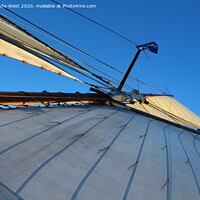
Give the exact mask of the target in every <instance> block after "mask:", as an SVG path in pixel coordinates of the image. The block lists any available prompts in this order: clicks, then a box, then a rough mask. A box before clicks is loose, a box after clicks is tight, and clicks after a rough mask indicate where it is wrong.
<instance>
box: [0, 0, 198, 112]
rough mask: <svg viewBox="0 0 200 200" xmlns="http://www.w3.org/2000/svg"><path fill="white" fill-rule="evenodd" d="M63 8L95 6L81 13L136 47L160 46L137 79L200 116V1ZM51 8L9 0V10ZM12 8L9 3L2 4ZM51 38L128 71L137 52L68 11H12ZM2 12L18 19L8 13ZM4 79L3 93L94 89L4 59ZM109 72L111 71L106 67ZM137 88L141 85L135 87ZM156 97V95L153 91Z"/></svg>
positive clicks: (98, 1) (142, 63) (130, 0)
mask: <svg viewBox="0 0 200 200" xmlns="http://www.w3.org/2000/svg"><path fill="white" fill-rule="evenodd" d="M58 1H59V2H61V3H62V4H94V5H96V8H92V9H80V8H76V9H75V11H77V12H80V13H82V14H84V15H86V16H87V17H90V18H92V19H93V20H95V21H97V22H99V23H102V24H103V25H105V26H107V27H109V28H110V29H112V30H115V31H116V32H118V33H120V34H122V35H124V36H125V37H127V38H129V39H130V40H132V41H134V42H136V43H137V44H144V43H147V42H151V41H155V42H156V43H157V44H158V46H159V53H158V55H155V54H152V53H149V52H146V53H147V54H148V57H149V58H150V60H148V59H147V58H146V56H145V54H141V56H140V58H139V60H138V62H137V63H136V65H135V67H134V69H133V71H132V76H134V77H136V78H139V79H140V80H142V81H144V82H146V83H149V84H151V85H153V86H155V87H157V88H159V89H161V90H163V91H165V92H167V91H166V88H168V90H169V91H170V93H171V94H173V95H174V97H175V98H176V99H177V100H179V101H180V102H181V103H183V104H184V105H185V106H186V107H188V108H189V109H191V110H192V111H193V112H195V113H196V114H198V115H200V106H199V97H200V90H199V83H198V81H199V75H200V50H199V46H200V23H199V19H200V12H199V10H200V1H199V0H191V1H188V0H187V1H186V0H176V1H172V0H168V1H160V0H151V1H149V0H141V1H134V0H126V1H122V0H110V1H108V0H58ZM27 2H28V3H29V4H33V5H34V6H35V5H36V4H37V3H38V4H49V3H51V2H50V0H38V1H36V0H29V1H27V0H9V4H20V7H21V5H24V4H27ZM1 3H3V4H6V5H8V0H1ZM12 10H13V11H14V12H16V13H18V14H20V15H21V16H23V17H24V18H27V19H29V20H31V21H32V22H34V23H36V24H37V25H39V26H41V27H43V28H44V29H46V30H48V31H49V32H51V33H53V34H55V35H57V36H58V37H60V38H62V39H64V40H65V41H67V42H69V43H70V44H72V45H74V46H76V47H78V48H80V49H81V50H83V51H85V52H87V53H89V54H91V55H94V56H95V57H97V58H99V59H101V60H103V61H105V62H106V63H108V64H110V65H112V66H115V67H116V68H118V69H120V70H122V71H124V72H125V71H126V69H127V67H128V66H129V64H130V62H131V60H132V58H133V56H134V54H135V53H136V48H135V47H134V45H132V44H130V43H129V42H127V41H125V40H123V39H121V38H119V37H117V36H115V35H113V34H112V33H110V32H108V31H106V30H104V29H103V28H101V27H98V26H96V25H94V24H92V23H91V22H88V21H87V20H85V19H82V18H81V17H80V16H77V15H75V14H73V13H71V12H69V11H67V10H66V9H44V8H43V9H39V8H37V9H36V8H35V9H32V8H29V9H28V8H27V9H25V8H16V9H12ZM0 12H2V13H4V14H7V15H9V16H12V17H14V15H12V14H10V13H9V12H7V11H5V10H3V9H0ZM30 32H31V33H33V34H36V36H37V37H39V38H41V39H42V40H44V41H45V42H48V43H50V44H51V45H52V46H55V47H56V48H58V49H61V50H62V51H65V52H66V53H68V54H70V55H73V56H75V57H77V58H79V59H83V60H85V61H87V62H89V63H91V64H94V65H97V66H100V67H104V66H103V65H101V64H99V63H98V62H96V61H93V60H92V59H89V58H87V57H85V56H83V55H81V54H80V53H78V52H76V51H74V50H72V49H70V48H68V47H65V46H63V45H60V44H58V43H56V42H54V41H52V40H49V39H47V38H44V37H43V36H41V35H39V34H37V33H34V32H32V31H30ZM0 59H1V70H2V71H1V72H2V76H1V79H0V84H1V89H0V90H2V91H43V90H47V91H50V92H54V91H61V92H76V91H80V92H88V91H89V87H88V86H85V85H83V84H81V83H77V82H74V81H73V80H70V79H67V78H65V77H61V76H58V75H56V74H53V73H51V72H48V71H44V70H41V69H38V68H36V67H32V66H28V65H27V64H24V63H20V62H18V61H15V60H12V59H10V58H6V57H3V56H1V57H0ZM104 68H105V69H106V67H104ZM129 85H132V86H133V87H134V88H138V85H134V84H132V83H131V82H130V83H129ZM139 89H140V91H141V92H142V91H146V89H145V88H142V87H139ZM151 92H153V91H151Z"/></svg>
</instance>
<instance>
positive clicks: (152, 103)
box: [127, 96, 200, 128]
mask: <svg viewBox="0 0 200 200" xmlns="http://www.w3.org/2000/svg"><path fill="white" fill-rule="evenodd" d="M147 101H148V102H149V104H140V103H136V104H132V105H131V104H127V105H128V106H130V107H133V108H135V109H138V110H141V111H144V112H147V113H149V114H152V115H155V116H157V117H160V118H163V119H166V120H169V121H172V122H175V123H179V124H182V125H185V126H189V127H194V128H200V117H199V116H197V115H196V114H195V113H193V112H192V111H191V110H189V109H188V108H186V107H185V106H184V105H183V104H181V103H180V102H179V101H177V100H176V99H174V98H172V97H168V96H156V97H149V98H148V99H147Z"/></svg>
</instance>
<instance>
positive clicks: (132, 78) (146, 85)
mask: <svg viewBox="0 0 200 200" xmlns="http://www.w3.org/2000/svg"><path fill="white" fill-rule="evenodd" d="M0 7H1V5H0ZM7 10H8V11H10V10H9V9H7ZM11 12H12V13H13V14H16V13H14V12H13V11H11ZM1 14H2V15H4V16H6V17H8V18H10V19H12V20H14V21H17V22H18V23H20V24H23V25H24V26H26V27H29V28H30V29H32V30H34V31H36V32H38V33H40V34H42V35H44V36H46V37H49V38H51V39H53V40H55V41H57V42H59V43H61V44H64V45H66V44H65V42H63V41H61V40H59V39H58V38H55V37H54V36H53V35H49V34H48V33H47V34H45V33H43V32H41V31H39V30H37V29H34V28H33V27H31V26H28V25H27V24H24V23H22V22H20V21H18V20H16V19H14V18H12V17H9V16H8V15H5V14H3V13H1ZM16 16H18V14H16ZM19 17H20V18H21V19H24V18H23V17H21V16H19ZM25 20H26V19H25ZM27 22H28V21H27ZM28 23H29V22H28ZM31 24H32V22H31ZM32 25H33V26H34V24H32ZM36 27H37V25H36ZM37 28H38V27H37ZM40 30H42V29H40ZM42 31H43V30H42ZM62 53H63V52H62ZM66 55H68V54H66ZM68 56H69V55H68ZM69 57H70V56H69ZM72 58H73V57H72ZM76 60H78V59H76ZM78 61H80V60H78ZM80 62H83V61H80ZM85 64H86V63H85ZM86 65H88V63H87V64H86ZM89 65H90V64H89ZM91 66H92V65H90V67H91ZM93 67H96V66H94V65H93ZM96 68H99V69H100V70H103V71H105V72H107V73H110V74H112V75H115V76H118V77H121V76H120V75H118V74H115V73H113V72H110V71H108V70H105V69H103V68H100V67H96ZM112 69H114V70H115V71H117V72H119V73H121V74H124V72H122V71H120V70H118V69H116V68H114V67H112ZM113 79H114V78H113ZM115 80H117V79H115ZM128 80H129V81H131V82H133V83H136V84H140V85H142V86H143V87H146V88H149V89H152V90H154V91H157V92H159V93H164V92H163V91H161V90H159V89H157V88H155V87H153V86H151V85H149V84H147V83H144V82H143V81H140V80H139V79H136V78H134V77H132V76H129V79H128ZM118 82H120V81H118ZM128 87H129V89H131V90H132V89H133V88H132V87H130V86H128Z"/></svg>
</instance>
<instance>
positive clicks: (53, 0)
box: [50, 0, 138, 45]
mask: <svg viewBox="0 0 200 200" xmlns="http://www.w3.org/2000/svg"><path fill="white" fill-rule="evenodd" d="M50 1H52V2H54V3H56V4H57V5H60V6H62V4H60V3H59V2H57V1H55V0H50ZM62 7H63V6H62ZM64 8H65V9H67V10H69V11H71V12H73V13H75V14H77V15H79V16H81V17H83V18H84V19H87V20H89V21H90V22H92V23H94V24H96V25H98V26H100V27H102V28H104V29H106V30H107V31H110V32H111V33H113V34H115V35H117V36H119V37H121V38H123V39H124V40H126V41H128V42H130V43H131V44H134V45H138V44H137V43H135V42H133V41H132V40H130V39H128V38H127V37H125V36H123V35H121V34H119V33H117V32H116V31H113V30H112V29H110V28H108V27H106V26H104V25H102V24H100V23H99V22H96V21H94V20H93V19H91V18H89V17H86V16H85V15H83V14H81V13H79V12H77V11H75V10H73V9H71V8H67V7H64Z"/></svg>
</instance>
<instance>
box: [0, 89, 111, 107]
mask: <svg viewBox="0 0 200 200" xmlns="http://www.w3.org/2000/svg"><path fill="white" fill-rule="evenodd" d="M106 101H107V96H106V95H103V94H95V93H90V94H89V93H79V92H76V93H62V92H54V93H50V92H46V91H43V92H22V91H21V92H0V104H1V105H19V104H21V105H25V104H29V105H30V104H41V103H43V104H51V103H77V102H82V103H96V104H102V103H105V102H106Z"/></svg>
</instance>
